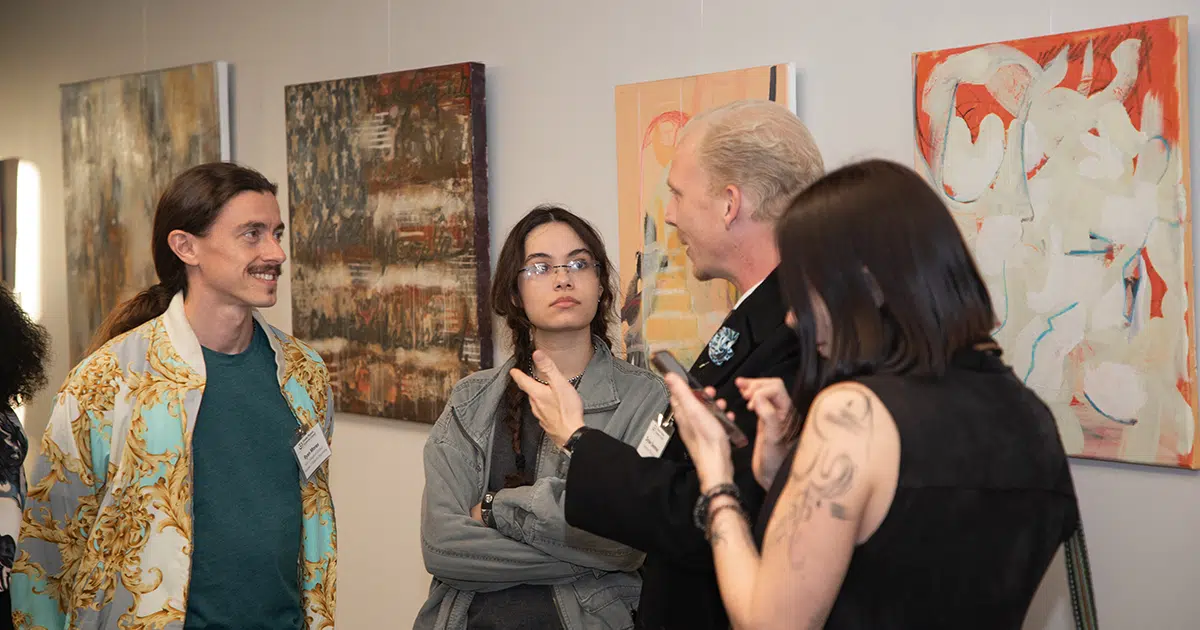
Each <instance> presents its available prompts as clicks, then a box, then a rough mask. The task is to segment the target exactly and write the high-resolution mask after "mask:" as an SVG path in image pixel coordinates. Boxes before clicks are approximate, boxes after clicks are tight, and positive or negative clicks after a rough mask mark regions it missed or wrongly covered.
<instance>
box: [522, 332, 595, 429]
mask: <svg viewBox="0 0 1200 630" xmlns="http://www.w3.org/2000/svg"><path fill="white" fill-rule="evenodd" d="M533 364H534V365H535V366H537V368H538V370H539V371H541V373H542V374H544V375H545V376H546V382H547V383H549V385H543V384H541V383H539V382H537V381H536V380H534V379H533V378H532V377H530V376H529V375H528V374H525V373H524V372H522V371H521V370H518V369H516V368H513V369H512V370H509V375H510V376H512V379H513V381H514V382H516V384H517V387H520V388H521V391H523V392H525V393H526V394H527V395H528V396H529V406H530V408H532V409H533V415H534V417H536V418H537V419H538V423H539V424H541V425H542V429H543V430H545V431H546V435H548V436H550V439H551V441H553V442H554V443H555V444H557V445H558V446H559V447H560V448H561V447H562V445H563V444H565V443H566V442H567V438H569V437H571V434H572V433H574V432H575V430H576V429H578V428H579V427H582V426H583V400H582V399H581V398H580V397H579V392H577V391H575V387H574V386H573V385H571V382H570V381H569V380H567V377H565V376H563V375H562V372H560V371H559V369H558V366H557V365H554V361H553V360H551V359H550V357H548V356H546V353H544V352H542V351H541V350H534V351H533Z"/></svg>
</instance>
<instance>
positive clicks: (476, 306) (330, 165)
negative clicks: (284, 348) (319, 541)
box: [285, 63, 492, 423]
mask: <svg viewBox="0 0 1200 630" xmlns="http://www.w3.org/2000/svg"><path fill="white" fill-rule="evenodd" d="M285 92H286V93H285V102H286V107H287V152H288V200H289V207H290V212H291V235H292V320H293V321H292V325H293V333H294V334H295V335H296V336H298V337H300V338H301V339H304V340H305V341H307V342H308V343H309V344H311V345H312V346H313V348H315V349H316V350H317V351H318V352H320V353H321V356H322V357H324V359H325V361H326V363H327V364H328V366H329V373H330V377H331V380H332V381H333V387H334V397H335V401H336V405H337V409H338V410H339V411H344V412H349V413H357V414H363V415H369V416H376V417H384V418H394V419H400V420H409V421H414V422H423V423H433V422H434V420H436V419H437V417H438V415H439V414H440V413H441V411H442V408H443V407H444V406H445V404H446V400H447V398H448V397H449V394H450V388H451V387H452V386H453V385H454V383H455V382H456V381H458V379H460V378H462V377H463V376H466V375H467V374H470V373H471V372H474V371H476V370H479V369H482V368H487V367H490V366H491V363H492V335H491V317H490V315H489V313H488V308H487V306H488V305H487V292H488V283H489V279H490V271H489V262H490V256H489V253H488V203H487V131H486V128H485V121H484V111H485V102H484V66H483V65H482V64H478V63H462V64H455V65H448V66H441V67H436V68H423V69H420V70H409V71H403V72H393V73H388V74H382V75H374V76H365V77H357V78H351V79H338V80H333V81H321V82H316V83H307V84H303V85H292V86H288V87H287V88H286V91H285Z"/></svg>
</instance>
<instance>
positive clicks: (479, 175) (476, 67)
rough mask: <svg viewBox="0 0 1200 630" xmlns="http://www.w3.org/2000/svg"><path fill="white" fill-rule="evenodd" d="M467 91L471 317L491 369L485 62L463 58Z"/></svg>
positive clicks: (482, 358) (483, 361) (483, 366)
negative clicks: (472, 223)
mask: <svg viewBox="0 0 1200 630" xmlns="http://www.w3.org/2000/svg"><path fill="white" fill-rule="evenodd" d="M465 65H466V68H467V73H468V76H469V81H470V93H471V123H470V124H471V196H472V202H473V204H474V206H475V208H474V210H475V234H474V241H475V261H476V268H475V282H476V286H477V287H478V289H477V294H476V296H475V309H476V314H475V319H476V325H477V326H478V327H479V369H480V370H487V369H491V368H492V367H493V366H494V365H495V363H496V361H495V359H496V357H495V350H494V348H495V340H494V339H493V336H492V333H493V331H492V304H491V297H492V291H491V287H492V256H491V205H490V201H489V200H490V199H491V191H490V190H489V183H490V181H491V180H490V178H489V173H488V142H487V128H488V126H487V66H486V64H484V63H483V62H479V61H468V62H465Z"/></svg>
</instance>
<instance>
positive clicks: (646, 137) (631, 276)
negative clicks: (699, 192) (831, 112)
mask: <svg viewBox="0 0 1200 630" xmlns="http://www.w3.org/2000/svg"><path fill="white" fill-rule="evenodd" d="M741 99H769V100H772V101H776V102H779V103H782V104H784V105H786V106H787V107H788V109H791V110H792V111H795V109H796V97H795V78H794V73H793V70H792V67H791V65H789V64H779V65H773V66H761V67H757V68H748V69H744V70H732V71H728V72H718V73H714V74H703V75H697V76H690V77H682V78H677V79H664V80H661V81H650V82H646V83H634V84H630V85H620V86H617V88H616V111H617V189H618V208H619V211H620V243H621V254H620V256H621V258H620V266H621V285H622V287H621V288H622V289H623V296H624V297H623V300H624V301H623V303H622V306H621V311H620V317H621V333H622V342H623V346H624V348H625V353H626V358H627V359H628V360H629V362H630V363H633V364H635V365H640V366H642V367H646V365H647V364H648V356H649V354H650V352H651V351H657V350H669V351H671V352H672V353H674V355H675V356H676V357H677V358H678V359H679V361H680V362H681V363H683V364H684V365H691V364H692V363H693V362H694V361H695V360H696V357H698V356H699V355H700V353H701V351H702V350H703V349H704V347H705V345H706V344H707V343H708V340H709V337H711V336H712V335H713V333H715V332H716V331H717V328H718V327H720V325H721V322H722V321H723V320H724V319H725V316H726V315H727V314H728V313H729V311H730V310H731V309H732V308H733V305H734V303H735V302H736V301H737V297H738V296H737V291H736V289H734V287H733V285H731V284H730V283H728V282H726V281H724V280H712V281H708V282H701V281H699V280H697V279H696V278H695V277H694V276H693V275H692V265H691V261H689V260H688V258H687V254H686V253H685V248H684V247H683V246H682V245H681V244H680V243H679V237H678V235H677V234H676V232H675V229H674V228H672V227H671V226H669V225H667V224H666V223H665V222H664V219H663V212H664V211H665V210H666V207H667V202H668V201H670V199H671V195H670V192H669V191H668V189H667V173H668V172H669V171H670V169H671V159H672V157H673V156H674V152H675V143H676V140H677V139H678V136H679V131H680V130H681V129H682V128H683V126H684V125H686V124H687V122H688V120H690V119H691V118H692V116H695V115H696V114H699V113H701V112H703V111H704V110H707V109H711V108H713V107H717V106H719V105H724V104H726V103H729V102H731V101H736V100H741Z"/></svg>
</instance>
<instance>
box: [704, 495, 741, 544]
mask: <svg viewBox="0 0 1200 630" xmlns="http://www.w3.org/2000/svg"><path fill="white" fill-rule="evenodd" d="M721 510H733V511H734V512H737V513H738V514H740V515H741V516H742V518H743V519H745V518H746V510H744V509H742V504H741V503H725V504H723V505H718V506H717V507H715V508H713V510H712V511H710V512H709V513H708V526H707V527H706V528H705V529H704V539H705V540H707V541H709V542H712V530H713V523H715V522H717V515H718V514H720V513H721Z"/></svg>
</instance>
